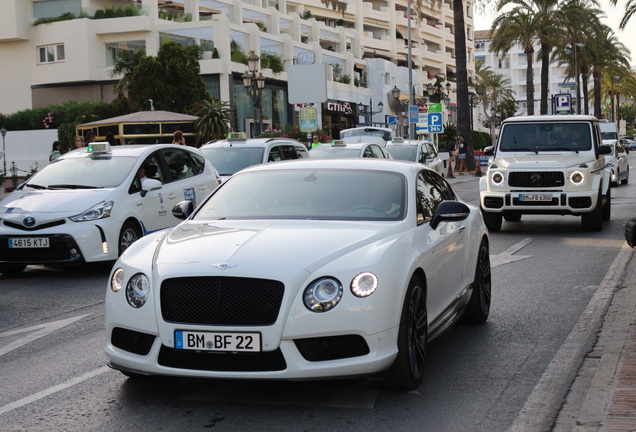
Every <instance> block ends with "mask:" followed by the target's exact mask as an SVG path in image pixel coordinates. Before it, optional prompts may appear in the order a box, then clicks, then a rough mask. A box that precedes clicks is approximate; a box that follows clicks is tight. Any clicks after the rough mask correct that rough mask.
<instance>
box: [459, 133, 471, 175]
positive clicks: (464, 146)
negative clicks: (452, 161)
mask: <svg viewBox="0 0 636 432" xmlns="http://www.w3.org/2000/svg"><path fill="white" fill-rule="evenodd" d="M457 147H458V148H457V158H458V159H459V168H458V169H457V171H459V172H464V171H467V169H466V150H468V143H467V142H466V141H465V138H464V135H460V136H459V143H458V145H457Z"/></svg>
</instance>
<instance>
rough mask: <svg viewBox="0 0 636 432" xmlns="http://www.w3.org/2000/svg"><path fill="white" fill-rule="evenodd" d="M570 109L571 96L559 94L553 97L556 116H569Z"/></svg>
mask: <svg viewBox="0 0 636 432" xmlns="http://www.w3.org/2000/svg"><path fill="white" fill-rule="evenodd" d="M571 107H572V95H571V94H570V93H561V94H556V95H554V110H555V111H556V113H557V114H570V112H571Z"/></svg>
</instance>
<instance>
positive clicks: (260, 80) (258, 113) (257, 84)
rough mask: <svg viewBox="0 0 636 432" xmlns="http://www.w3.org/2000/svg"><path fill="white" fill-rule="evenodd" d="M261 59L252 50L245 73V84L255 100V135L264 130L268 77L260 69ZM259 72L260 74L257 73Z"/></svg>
mask: <svg viewBox="0 0 636 432" xmlns="http://www.w3.org/2000/svg"><path fill="white" fill-rule="evenodd" d="M260 60H261V58H260V57H259V56H258V55H257V54H256V53H255V52H254V51H250V54H249V55H248V56H247V68H248V69H249V70H248V71H247V72H245V74H243V86H244V87H245V89H246V90H247V92H248V94H249V95H250V97H251V98H252V100H253V101H254V131H255V133H254V135H255V136H259V135H260V134H261V133H262V132H263V89H264V88H265V80H266V78H265V77H264V76H263V73H262V72H261V71H260V63H259V62H260ZM257 73H258V75H256V74H257Z"/></svg>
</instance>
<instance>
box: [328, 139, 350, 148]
mask: <svg viewBox="0 0 636 432" xmlns="http://www.w3.org/2000/svg"><path fill="white" fill-rule="evenodd" d="M331 146H332V147H346V146H347V145H346V144H345V142H344V140H333V141H331Z"/></svg>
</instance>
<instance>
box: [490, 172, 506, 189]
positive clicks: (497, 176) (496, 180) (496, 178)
mask: <svg viewBox="0 0 636 432" xmlns="http://www.w3.org/2000/svg"><path fill="white" fill-rule="evenodd" d="M490 179H491V180H492V182H493V184H495V185H497V186H499V185H501V184H502V183H503V182H504V180H505V177H504V175H503V174H502V173H500V172H499V171H495V172H494V173H492V176H491V177H490Z"/></svg>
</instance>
